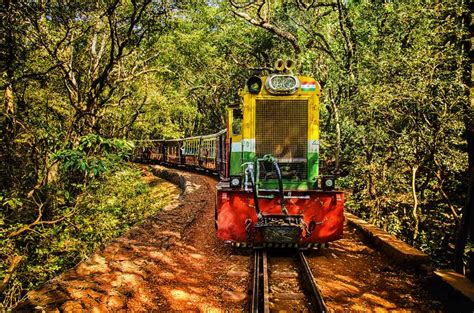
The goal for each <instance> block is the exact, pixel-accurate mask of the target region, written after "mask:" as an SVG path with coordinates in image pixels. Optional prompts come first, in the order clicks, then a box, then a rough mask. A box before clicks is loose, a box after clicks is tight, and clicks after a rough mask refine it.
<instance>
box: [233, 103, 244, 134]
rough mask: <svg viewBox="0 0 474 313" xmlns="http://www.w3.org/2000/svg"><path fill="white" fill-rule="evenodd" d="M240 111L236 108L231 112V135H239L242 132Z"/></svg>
mask: <svg viewBox="0 0 474 313" xmlns="http://www.w3.org/2000/svg"><path fill="white" fill-rule="evenodd" d="M242 118H243V115H242V110H241V109H240V108H236V109H233V110H232V135H234V136H236V135H240V134H241V132H242Z"/></svg>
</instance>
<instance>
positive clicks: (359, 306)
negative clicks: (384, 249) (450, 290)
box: [307, 226, 443, 312]
mask: <svg viewBox="0 0 474 313" xmlns="http://www.w3.org/2000/svg"><path fill="white" fill-rule="evenodd" d="M307 257H308V260H309V263H310V266H311V269H312V270H313V273H314V275H315V277H316V279H317V281H318V286H319V287H320V290H321V293H322V294H323V297H324V300H325V301H326V304H327V306H328V307H329V308H331V309H333V310H336V311H350V312H353V311H364V312H370V311H372V312H384V311H392V310H395V311H425V312H426V311H440V310H443V305H442V304H441V303H440V302H438V301H436V300H434V298H433V295H432V294H431V289H432V288H431V287H430V286H431V284H432V282H431V281H430V280H429V278H428V277H427V275H426V274H423V273H417V271H416V270H413V271H407V270H406V269H402V268H400V267H399V266H397V265H396V264H395V263H393V262H392V261H391V260H390V259H389V258H388V257H387V256H385V255H384V254H382V253H381V252H379V251H376V250H373V249H371V248H370V247H368V246H367V245H366V244H364V243H363V241H362V238H361V237H360V236H359V235H358V234H357V232H356V231H355V230H354V229H352V228H350V227H347V226H346V227H345V229H344V238H343V239H341V240H338V241H337V242H333V243H331V244H330V246H329V248H327V249H323V250H321V251H314V252H311V253H307Z"/></svg>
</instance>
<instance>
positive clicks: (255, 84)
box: [247, 76, 262, 95]
mask: <svg viewBox="0 0 474 313" xmlns="http://www.w3.org/2000/svg"><path fill="white" fill-rule="evenodd" d="M247 89H248V91H249V92H250V93H251V94H253V95H257V94H258V93H259V92H260V90H261V89H262V80H261V79H260V77H256V76H253V77H250V78H249V79H248V80H247Z"/></svg>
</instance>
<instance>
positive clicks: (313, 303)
mask: <svg viewBox="0 0 474 313" xmlns="http://www.w3.org/2000/svg"><path fill="white" fill-rule="evenodd" d="M251 288H252V297H251V303H250V311H251V312H264V313H267V312H271V311H276V312H277V311H298V312H327V309H326V305H325V304H324V300H323V298H322V296H321V293H320V292H319V289H318V286H317V284H316V281H315V279H314V276H313V274H312V272H311V269H310V268H309V265H308V262H307V261H306V258H305V256H304V253H303V252H301V251H298V252H296V253H294V252H293V253H292V254H288V252H286V254H284V255H283V254H282V252H279V253H278V254H277V252H272V251H268V250H255V252H254V260H253V277H252V287H251Z"/></svg>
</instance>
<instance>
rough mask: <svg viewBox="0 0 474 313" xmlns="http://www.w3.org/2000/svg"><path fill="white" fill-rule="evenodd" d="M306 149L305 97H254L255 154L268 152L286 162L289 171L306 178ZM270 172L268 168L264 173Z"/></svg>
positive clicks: (306, 119)
mask: <svg viewBox="0 0 474 313" xmlns="http://www.w3.org/2000/svg"><path fill="white" fill-rule="evenodd" d="M307 149H308V102H307V101H306V100H257V108H256V129H255V150H256V151H255V152H256V154H257V157H259V158H261V157H263V156H264V155H265V154H271V155H273V156H274V157H276V158H277V159H278V160H279V163H285V165H286V166H287V167H288V171H290V172H293V173H294V172H296V173H297V176H298V177H299V178H300V179H303V178H306V158H307ZM292 164H294V165H293V166H292ZM262 174H263V173H262ZM269 174H270V173H268V172H267V174H266V175H267V177H268V176H269ZM270 176H272V175H270ZM292 176H294V175H292Z"/></svg>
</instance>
